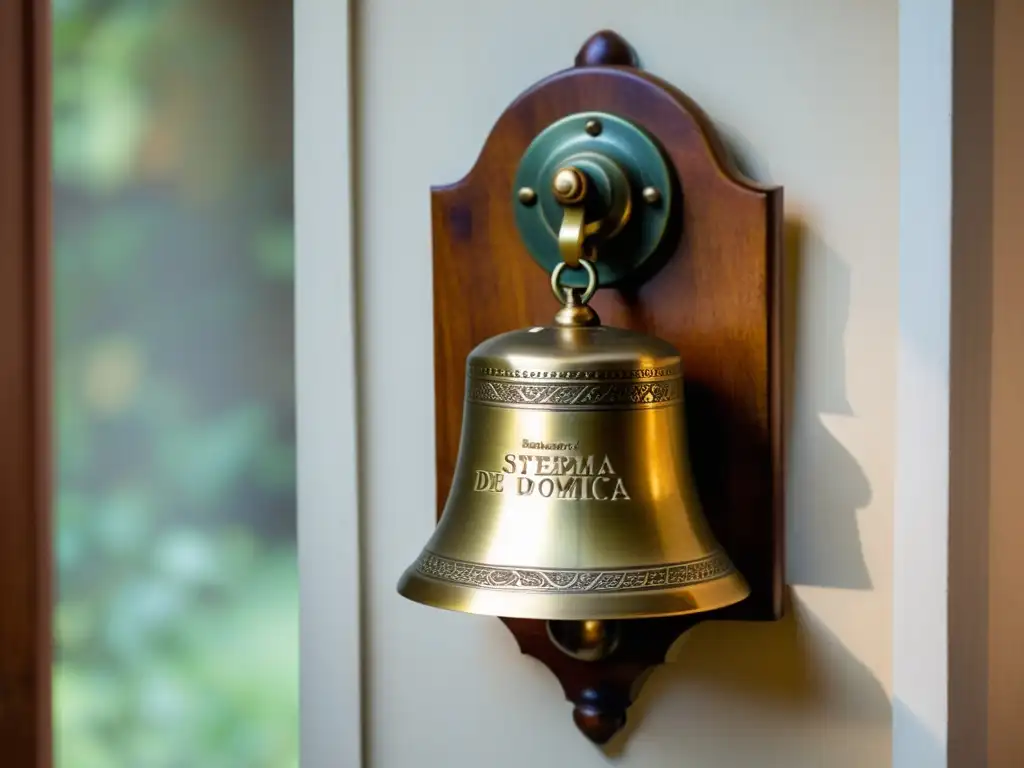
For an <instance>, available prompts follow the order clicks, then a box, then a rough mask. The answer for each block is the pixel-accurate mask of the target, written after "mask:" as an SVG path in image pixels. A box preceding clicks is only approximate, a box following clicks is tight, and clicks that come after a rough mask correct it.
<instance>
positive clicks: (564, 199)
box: [551, 165, 587, 205]
mask: <svg viewBox="0 0 1024 768" xmlns="http://www.w3.org/2000/svg"><path fill="white" fill-rule="evenodd" d="M551 190H552V191H553V192H554V194H555V198H556V199H557V200H558V202H560V203H561V204H562V205H576V204H577V203H580V202H582V201H583V198H585V197H586V196H587V177H586V176H584V175H583V172H582V171H580V170H579V169H578V168H573V167H572V166H571V165H570V166H566V167H565V168H560V169H559V170H558V171H557V172H556V173H555V177H554V179H552V181H551Z"/></svg>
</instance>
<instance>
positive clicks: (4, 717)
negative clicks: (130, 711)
mask: <svg viewBox="0 0 1024 768" xmlns="http://www.w3.org/2000/svg"><path fill="white" fill-rule="evenodd" d="M50 69H51V67H50V6H49V0H4V2H0V648H2V651H0V752H2V754H3V763H4V764H5V765H10V766H18V768H46V767H48V766H50V765H51V764H52V754H53V746H52V744H53V734H52V723H51V720H52V715H51V685H52V683H51V679H52V674H53V672H52V658H53V651H52V643H53V641H52V631H51V621H52V619H51V613H52V607H53V596H52V575H51V553H50V548H51V537H50V532H51V519H50V518H51V511H50V510H51V503H50V501H51V499H50V496H51V490H50V489H51V465H52V459H51V447H50V414H49V410H50V400H51V386H50V358H51V354H50V350H51V342H50V334H51V330H50V329H51V319H50V315H51V312H50V283H51V279H50V275H51V272H50V269H51V262H50V188H51V181H50Z"/></svg>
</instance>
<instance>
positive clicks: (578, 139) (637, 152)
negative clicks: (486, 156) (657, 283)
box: [509, 112, 674, 288]
mask: <svg viewBox="0 0 1024 768" xmlns="http://www.w3.org/2000/svg"><path fill="white" fill-rule="evenodd" d="M594 121H598V124H599V126H600V129H599V130H595V129H594V125H595V124H594ZM588 123H589V124H590V127H591V130H590V131H588V130H587V127H588ZM595 133H596V135H594V134H595ZM566 165H572V166H575V167H577V168H579V169H580V170H582V171H584V172H585V173H586V175H587V177H588V179H589V181H590V185H591V190H592V194H591V200H590V201H589V202H588V206H592V207H594V208H595V210H596V212H597V214H596V215H600V213H601V211H607V210H611V209H614V208H615V207H616V206H621V203H622V201H623V200H625V199H628V200H629V201H630V205H631V215H630V217H629V220H628V221H627V222H626V224H625V226H623V227H622V229H621V231H619V232H617V233H614V234H611V235H610V236H609V233H602V234H600V235H597V236H595V237H593V238H591V239H590V240H589V241H588V243H587V246H588V249H591V248H593V249H595V251H596V257H597V258H596V262H595V265H596V267H597V274H598V281H599V284H600V285H602V286H609V285H614V284H615V283H618V282H620V281H622V280H623V279H624V278H625V277H626V276H627V275H629V274H630V273H632V272H634V271H635V270H636V269H637V268H638V267H640V266H641V265H642V264H643V263H644V262H645V261H647V260H648V259H650V258H651V256H653V255H654V254H655V252H656V251H657V248H658V245H659V243H660V242H661V240H662V238H663V237H664V235H665V231H666V229H667V228H668V223H669V218H670V214H671V210H672V205H673V199H672V198H673V194H674V190H673V178H672V172H671V170H670V168H669V165H668V163H667V162H666V160H665V158H664V156H663V154H662V152H661V149H660V148H659V147H658V145H657V144H656V143H655V142H654V141H653V140H652V139H651V137H650V136H649V135H648V134H647V133H646V132H645V131H644V130H643V129H642V128H640V127H639V126H637V125H634V124H633V123H630V122H629V121H627V120H623V119H622V118H620V117H616V116H615V115H610V114H606V113H602V112H581V113H579V114H574V115H569V116H568V117H564V118H562V119H561V120H559V121H558V122H556V123H552V124H551V125H550V126H548V127H547V128H546V129H545V130H544V131H543V132H542V133H540V134H539V135H538V136H537V137H536V138H535V139H534V140H533V142H532V143H531V144H530V146H529V147H528V148H527V150H526V152H525V153H524V154H523V157H522V160H521V161H520V163H519V168H518V170H517V172H516V176H515V182H514V184H513V187H512V189H511V190H510V191H509V199H510V200H511V204H512V206H513V207H514V209H515V217H516V226H517V227H518V229H519V234H520V236H521V237H522V238H523V242H524V243H525V244H526V247H527V249H528V250H529V252H530V254H531V255H532V256H533V258H534V260H535V261H537V263H538V264H540V266H541V267H543V268H544V269H545V270H546V271H548V272H550V271H551V270H553V269H554V268H555V266H556V265H557V264H558V263H559V262H561V261H562V256H561V254H560V252H559V249H558V230H559V227H560V226H561V224H562V216H563V208H562V206H561V205H560V204H559V203H558V201H557V200H556V199H555V197H554V195H553V193H552V189H551V182H552V179H553V178H554V175H555V173H556V172H557V171H558V169H559V168H562V167H563V166H566ZM523 188H529V189H532V190H534V191H535V192H536V199H535V200H532V201H530V202H524V201H523V200H522V199H521V198H520V193H519V191H520V190H521V189H523ZM645 188H653V189H655V190H657V192H658V195H659V197H660V199H659V200H658V201H657V202H656V203H653V204H652V203H650V202H648V201H646V200H645V199H644V196H643V190H644V189H645ZM586 283H587V276H586V274H585V273H584V271H583V270H582V269H575V270H573V269H567V270H565V273H564V275H563V276H562V284H563V285H567V286H571V287H580V288H581V287H583V286H585V285H586Z"/></svg>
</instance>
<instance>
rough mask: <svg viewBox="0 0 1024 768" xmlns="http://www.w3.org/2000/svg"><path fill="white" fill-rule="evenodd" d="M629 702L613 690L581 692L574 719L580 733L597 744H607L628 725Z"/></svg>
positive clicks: (591, 689)
mask: <svg viewBox="0 0 1024 768" xmlns="http://www.w3.org/2000/svg"><path fill="white" fill-rule="evenodd" d="M629 704H630V702H629V700H628V699H625V698H623V697H622V696H620V695H618V692H617V691H613V690H611V689H603V690H599V689H595V688H584V689H583V690H582V691H580V695H579V699H578V700H577V701H576V707H575V709H573V713H572V719H573V721H574V722H575V723H576V727H577V728H579V729H580V732H581V733H582V734H583V735H584V736H586V737H587V738H588V739H590V740H591V741H592V742H594V743H595V744H598V745H600V744H606V743H608V740H609V739H611V737H612V736H614V735H615V734H616V733H618V731H619V730H620V729H621V728H622V726H624V725H625V724H626V708H627V707H629Z"/></svg>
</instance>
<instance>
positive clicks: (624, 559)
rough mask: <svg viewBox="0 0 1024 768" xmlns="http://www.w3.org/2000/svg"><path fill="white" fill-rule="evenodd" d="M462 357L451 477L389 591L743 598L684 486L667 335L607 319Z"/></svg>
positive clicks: (534, 613)
mask: <svg viewBox="0 0 1024 768" xmlns="http://www.w3.org/2000/svg"><path fill="white" fill-rule="evenodd" d="M467 368H468V370H467V376H468V378H467V386H466V403H465V411H464V414H463V423H462V438H461V444H460V449H459V458H458V462H457V467H456V472H455V476H454V479H453V483H452V489H451V492H450V495H449V497H448V500H447V503H446V505H445V509H444V512H443V515H442V517H441V521H440V523H439V525H438V527H437V529H436V530H435V532H434V534H433V536H432V537H431V539H430V541H429V542H428V543H427V545H426V548H425V549H424V551H423V552H422V554H421V556H420V557H419V558H418V559H417V561H416V562H415V563H413V565H412V566H410V567H409V569H408V570H407V571H406V572H405V574H404V575H403V577H402V579H401V582H400V584H399V592H400V593H401V594H403V595H404V596H405V597H408V598H410V599H412V600H415V601H417V602H421V603H426V604H429V605H433V606H437V607H441V608H448V609H454V610H459V611H466V612H470V613H482V614H490V615H496V616H508V617H521V618H535V619H570V620H575V619H613V618H638V617H650V616H664V615H672V614H682V613H691V612H696V611H707V610H712V609H715V608H720V607H723V606H726V605H729V604H731V603H735V602H738V601H739V600H742V599H743V598H744V597H746V596H747V594H748V593H749V588H748V587H747V585H746V583H745V581H744V580H743V578H742V576H741V575H740V574H739V573H738V571H736V569H735V568H734V567H733V565H732V563H731V562H730V560H729V558H728V556H727V555H726V553H725V552H723V551H722V549H721V548H720V546H719V545H718V543H717V541H716V540H715V538H714V536H713V535H712V533H711V531H710V529H709V527H708V525H707V522H706V520H705V518H704V515H703V513H702V511H701V508H700V503H699V500H698V498H697V494H696V492H695V489H694V486H693V482H692V479H691V474H690V467H689V460H688V455H687V445H686V430H685V425H684V416H683V400H682V395H683V388H682V371H681V364H680V359H679V354H678V352H677V351H676V350H675V348H674V347H672V346H671V345H670V344H668V343H666V342H663V341H661V340H659V339H656V338H653V337H650V336H646V335H644V334H639V333H635V332H632V331H627V330H623V329H617V328H610V327H601V326H598V327H557V326H556V327H544V328H532V329H527V330H522V331H515V332H512V333H508V334H504V335H501V336H497V337H494V338H492V339H489V340H488V341H486V342H484V343H483V344H481V345H480V346H479V347H477V348H476V349H475V350H474V351H473V353H472V354H471V355H470V357H469V360H468V366H467Z"/></svg>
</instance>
